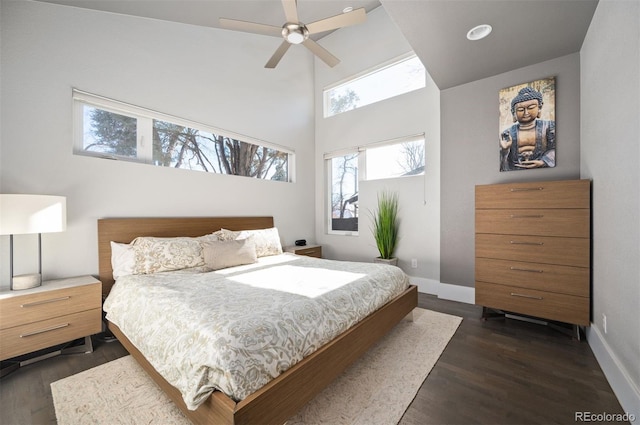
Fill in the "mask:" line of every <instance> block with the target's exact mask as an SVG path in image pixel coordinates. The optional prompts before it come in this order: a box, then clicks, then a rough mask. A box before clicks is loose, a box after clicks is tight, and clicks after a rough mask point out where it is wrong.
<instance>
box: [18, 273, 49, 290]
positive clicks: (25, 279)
mask: <svg viewBox="0 0 640 425" xmlns="http://www.w3.org/2000/svg"><path fill="white" fill-rule="evenodd" d="M40 285H42V277H41V276H40V273H31V274H21V275H19V276H13V278H12V279H11V289H12V290H14V291H20V290H22V289H30V288H36V287H38V286H40Z"/></svg>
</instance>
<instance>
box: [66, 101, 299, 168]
mask: <svg viewBox="0 0 640 425" xmlns="http://www.w3.org/2000/svg"><path fill="white" fill-rule="evenodd" d="M73 96H74V107H75V114H76V126H75V127H76V137H75V138H76V141H75V153H76V154H81V155H92V156H99V157H106V158H110V159H123V160H129V161H137V162H143V163H148V164H153V165H157V166H163V167H173V168H182V169H188V170H198V171H206V172H211V173H219V174H232V175H237V176H246V177H254V178H258V179H265V180H278V181H290V180H291V176H290V173H289V167H290V165H291V161H292V158H293V152H292V151H289V150H285V149H283V148H280V147H277V146H274V145H272V146H269V145H267V144H266V143H264V142H260V141H256V140H247V139H248V138H247V137H245V136H242V139H241V137H240V136H238V135H235V134H233V133H230V132H226V131H223V130H218V129H214V128H213V127H210V126H206V125H204V124H199V123H194V122H190V121H187V120H184V119H181V118H177V117H172V116H169V115H165V114H162V113H159V112H155V111H150V110H146V109H143V108H139V107H136V106H133V105H128V104H125V103H122V102H117V101H114V100H110V99H105V98H102V97H100V96H95V95H91V94H89V93H84V92H80V91H77V90H74V92H73Z"/></svg>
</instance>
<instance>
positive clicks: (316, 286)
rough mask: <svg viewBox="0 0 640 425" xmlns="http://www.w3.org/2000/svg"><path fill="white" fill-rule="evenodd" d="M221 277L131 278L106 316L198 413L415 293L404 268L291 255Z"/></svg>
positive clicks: (119, 287)
mask: <svg viewBox="0 0 640 425" xmlns="http://www.w3.org/2000/svg"><path fill="white" fill-rule="evenodd" d="M259 260H260V261H259V262H258V263H256V264H252V265H248V266H238V267H232V268H228V269H223V270H219V271H217V272H208V273H194V272H193V271H189V272H188V271H181V272H165V273H157V274H153V275H132V276H125V277H122V278H120V279H118V281H117V282H116V283H115V285H114V286H113V289H112V290H111V293H110V295H109V296H108V297H107V299H106V301H105V304H104V310H105V311H106V312H107V319H108V320H109V321H111V322H112V323H114V324H115V325H117V326H118V327H119V328H120V329H121V330H122V332H123V333H124V334H125V335H126V336H127V338H128V339H129V340H130V341H131V342H132V343H133V344H134V345H135V346H136V347H137V348H138V349H139V350H140V351H141V352H142V354H143V355H144V356H145V357H146V359H147V360H148V361H149V362H150V363H151V364H152V365H153V367H154V368H155V369H156V370H157V371H158V372H159V373H160V374H161V375H162V376H163V377H164V378H165V379H166V380H167V381H168V382H169V383H170V384H171V385H173V386H174V387H176V388H177V389H179V390H180V392H181V393H182V396H183V398H184V401H185V403H186V405H187V407H188V408H189V409H196V408H197V407H198V406H199V405H200V404H201V403H202V402H203V401H204V400H206V398H207V397H208V396H209V395H210V394H211V392H212V391H213V390H215V389H218V390H220V391H222V392H224V393H225V394H227V395H228V396H229V397H231V398H232V399H234V400H236V401H239V400H242V399H244V398H245V397H247V396H248V395H249V394H251V393H253V392H255V391H256V390H258V389H259V388H261V387H262V386H264V385H265V384H266V383H267V382H269V381H270V380H272V379H273V378H275V377H277V376H278V375H280V374H281V373H282V372H284V371H286V370H287V369H289V368H290V367H291V366H292V365H294V364H295V363H297V362H298V361H300V360H301V359H302V358H304V357H305V356H308V355H309V354H311V353H313V352H314V351H316V350H317V349H318V348H319V347H321V346H322V345H324V344H325V343H327V342H329V341H330V340H332V339H333V338H335V337H336V336H338V335H339V334H340V333H342V332H344V331H345V330H347V329H348V328H350V327H351V326H353V325H354V324H356V323H357V322H359V321H360V320H362V319H363V318H365V317H366V316H368V315H369V314H370V313H372V312H373V311H375V310H377V309H378V308H380V307H381V306H383V305H384V304H386V303H387V302H388V301H390V300H391V299H392V298H394V297H396V296H397V295H399V294H400V293H401V292H402V291H404V290H405V289H406V288H407V287H408V278H407V276H406V275H405V274H404V273H403V272H402V270H400V269H399V268H397V267H392V266H386V265H381V264H367V263H354V262H343V261H331V260H322V259H316V258H309V257H301V256H296V255H292V254H283V255H277V256H272V257H263V258H260V259H259Z"/></svg>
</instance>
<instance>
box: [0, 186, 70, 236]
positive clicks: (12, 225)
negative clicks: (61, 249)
mask: <svg viewBox="0 0 640 425" xmlns="http://www.w3.org/2000/svg"><path fill="white" fill-rule="evenodd" d="M66 228H67V198H66V197H64V196H49V195H5V194H1V195H0V235H22V234H27V233H51V232H62V231H64V230H66Z"/></svg>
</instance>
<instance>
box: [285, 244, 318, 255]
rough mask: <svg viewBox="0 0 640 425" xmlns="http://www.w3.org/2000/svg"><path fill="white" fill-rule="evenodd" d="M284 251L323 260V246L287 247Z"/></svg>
mask: <svg viewBox="0 0 640 425" xmlns="http://www.w3.org/2000/svg"><path fill="white" fill-rule="evenodd" d="M284 251H285V252H291V253H293V254H297V255H306V256H307V257H316V258H322V245H303V246H287V247H285V248H284Z"/></svg>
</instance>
